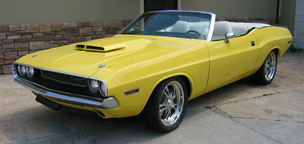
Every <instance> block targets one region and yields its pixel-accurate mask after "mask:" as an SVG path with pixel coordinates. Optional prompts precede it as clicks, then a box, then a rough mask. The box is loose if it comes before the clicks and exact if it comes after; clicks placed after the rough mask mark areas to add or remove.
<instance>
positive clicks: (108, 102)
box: [12, 74, 118, 109]
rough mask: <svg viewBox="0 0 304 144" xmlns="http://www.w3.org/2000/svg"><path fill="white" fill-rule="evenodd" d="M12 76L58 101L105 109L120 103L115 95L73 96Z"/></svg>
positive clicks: (38, 92)
mask: <svg viewBox="0 0 304 144" xmlns="http://www.w3.org/2000/svg"><path fill="white" fill-rule="evenodd" d="M12 78H13V80H15V81H16V82H17V83H19V84H21V85H23V86H24V87H26V88H28V89H30V90H31V91H33V92H34V93H36V94H39V95H42V96H46V97H49V98H51V99H55V100H58V101H62V102H66V103H69V104H76V105H81V106H89V107H94V108H104V109H110V108H115V107H117V106H118V103H117V101H116V99H115V98H114V97H108V98H104V99H97V98H90V99H86V98H81V97H79V96H73V95H74V94H69V93H65V92H56V91H55V90H50V89H48V88H45V87H43V86H40V85H38V84H35V83H33V82H31V81H28V80H25V79H22V78H20V77H18V75H16V74H13V76H12Z"/></svg>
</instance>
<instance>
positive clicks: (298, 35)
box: [293, 0, 304, 49]
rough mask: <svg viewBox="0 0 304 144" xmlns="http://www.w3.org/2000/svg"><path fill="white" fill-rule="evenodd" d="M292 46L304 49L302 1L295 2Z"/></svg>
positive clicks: (303, 9) (303, 2)
mask: <svg viewBox="0 0 304 144" xmlns="http://www.w3.org/2000/svg"><path fill="white" fill-rule="evenodd" d="M295 15H296V16H295V25H294V40H293V46H294V47H295V48H297V49H304V0H297V1H296V14H295Z"/></svg>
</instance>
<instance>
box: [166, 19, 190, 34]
mask: <svg viewBox="0 0 304 144" xmlns="http://www.w3.org/2000/svg"><path fill="white" fill-rule="evenodd" d="M189 30H190V26H189V24H188V22H186V21H177V22H176V23H175V24H174V25H172V29H171V31H170V32H176V33H187V32H188V31H189Z"/></svg>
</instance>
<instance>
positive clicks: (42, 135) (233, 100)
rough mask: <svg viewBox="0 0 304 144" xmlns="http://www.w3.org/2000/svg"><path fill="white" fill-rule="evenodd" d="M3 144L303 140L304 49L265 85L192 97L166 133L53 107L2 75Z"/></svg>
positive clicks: (284, 60) (136, 120) (273, 143)
mask: <svg viewBox="0 0 304 144" xmlns="http://www.w3.org/2000/svg"><path fill="white" fill-rule="evenodd" d="M0 143H55V144H57V143H75V144H78V143H79V144H82V143H151V144H152V143H153V144H154V143H159V144H162V143H164V144H171V143H193V144H197V143H202V144H303V143H304V52H299V53H287V54H285V55H284V56H283V57H281V59H280V60H279V63H278V70H277V75H276V78H275V79H274V81H273V83H272V84H270V85H267V86H258V85H254V84H252V83H251V82H250V80H249V79H243V80H240V81H238V82H235V83H233V84H230V85H228V86H225V87H223V88H220V89H218V90H216V91H213V92H211V93H208V94H205V95H204V96H201V97H199V98H196V99H194V100H192V101H190V102H189V105H188V110H187V113H186V116H185V118H184V121H183V122H182V124H181V125H180V127H179V128H178V129H177V130H175V131H173V132H171V133H168V134H163V133H157V132H154V131H151V130H149V129H148V128H146V127H145V125H144V123H143V121H142V120H141V118H140V117H133V118H124V119H106V120H105V119H101V118H99V117H97V116H95V115H91V116H84V115H77V114H68V113H62V112H56V111H53V110H51V109H49V108H47V107H45V106H42V105H41V104H39V103H37V102H36V101H35V97H34V95H33V94H32V93H31V92H30V91H28V90H27V89H25V88H23V87H22V86H20V85H17V84H16V83H15V82H13V81H12V80H11V76H10V75H2V76H0Z"/></svg>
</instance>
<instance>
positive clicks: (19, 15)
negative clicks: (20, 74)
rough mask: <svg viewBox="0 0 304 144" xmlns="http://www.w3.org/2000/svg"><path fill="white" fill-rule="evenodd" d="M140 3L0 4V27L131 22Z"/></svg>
mask: <svg viewBox="0 0 304 144" xmlns="http://www.w3.org/2000/svg"><path fill="white" fill-rule="evenodd" d="M139 12H140V0H0V25H7V24H27V23H44V22H69V21H71V22H75V21H76V22H77V21H99V20H117V19H133V18H134V17H136V16H137V15H138V14H139Z"/></svg>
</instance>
